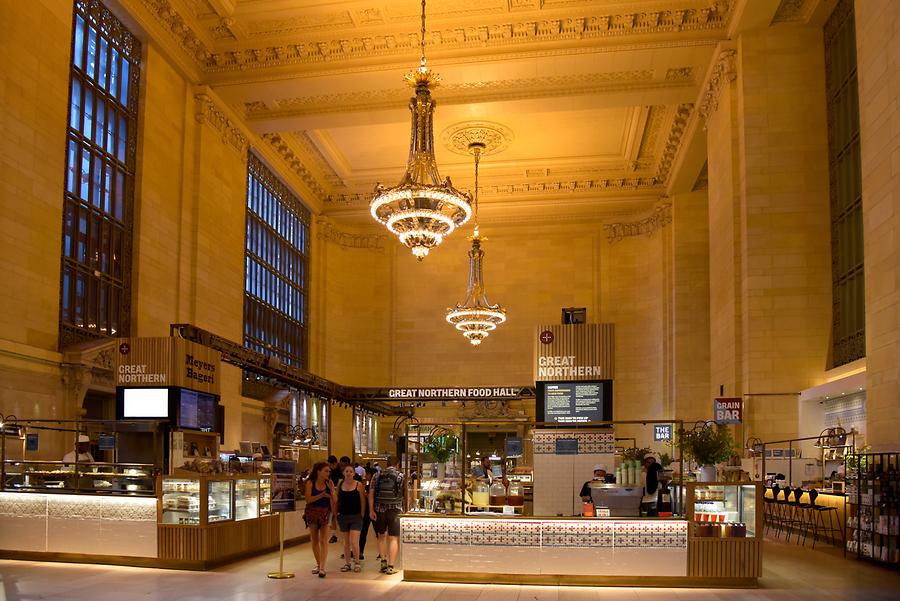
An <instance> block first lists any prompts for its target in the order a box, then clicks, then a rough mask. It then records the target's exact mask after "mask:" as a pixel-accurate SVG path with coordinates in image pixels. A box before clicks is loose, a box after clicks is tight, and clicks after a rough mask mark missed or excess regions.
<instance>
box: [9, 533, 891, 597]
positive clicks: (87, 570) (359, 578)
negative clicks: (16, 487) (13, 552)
mask: <svg viewBox="0 0 900 601" xmlns="http://www.w3.org/2000/svg"><path fill="white" fill-rule="evenodd" d="M332 549H334V550H337V545H334V546H332ZM764 553H765V555H764V557H765V560H764V577H763V578H762V580H761V581H760V582H761V587H760V588H758V589H749V590H748V589H636V588H585V587H555V586H504V585H496V586H493V585H492V586H482V585H462V584H457V585H447V584H419V583H405V582H402V580H401V578H400V575H395V576H384V575H381V574H379V573H378V571H377V565H376V562H375V561H367V562H366V563H368V565H367V566H366V567H365V569H364V570H363V572H362V573H361V574H353V573H350V574H342V573H340V572H339V571H338V568H339V567H340V559H338V557H337V555H336V554H335V556H334V557H333V558H332V559H331V560H330V561H329V565H331V566H332V568H333V571H330V572H329V573H328V577H327V578H324V579H319V578H317V577H315V576H313V575H311V574H310V569H311V568H312V566H313V562H312V553H311V550H310V547H309V545H301V546H299V547H295V548H292V549H289V550H288V551H287V552H286V553H285V558H286V563H285V567H286V568H287V569H288V570H293V571H295V572H296V573H297V577H296V578H295V579H292V580H280V581H279V580H270V579H268V578H266V573H267V572H270V571H272V570H274V569H276V568H277V562H278V558H277V555H276V554H271V555H265V556H261V557H257V558H253V559H249V560H246V561H242V562H239V563H235V564H232V565H229V566H226V567H223V568H220V569H218V570H215V571H212V572H185V571H173V570H155V569H146V568H126V567H118V566H94V565H83V564H82V565H76V564H61V563H35V562H26V561H0V584H2V588H0V601H31V600H34V599H46V600H54V601H133V600H147V601H164V600H165V601H169V600H172V601H176V600H177V601H191V600H198V601H201V600H202V601H206V600H210V601H213V600H215V601H225V600H234V601H281V600H284V601H343V600H345V599H346V600H353V601H370V600H372V601H600V600H606V599H610V600H612V599H624V600H626V601H644V600H656V599H659V600H664V599H665V600H679V601H680V600H685V601H687V600H691V601H694V600H698V601H719V600H732V599H733V600H738V599H740V600H742V601H743V600H748V601H768V600H783V601H812V600H816V601H839V600H859V601H869V600H872V601H879V600H885V601H887V600H889V599H890V600H897V599H900V573H898V572H897V571H892V570H888V569H884V568H879V567H876V566H872V565H869V564H865V563H862V562H857V561H853V560H849V559H844V558H842V557H841V556H840V554H839V553H837V552H835V551H834V550H833V549H827V548H826V549H825V550H819V549H816V550H815V551H813V550H811V549H809V548H806V549H803V548H799V547H797V546H795V545H785V544H783V543H777V542H767V543H766V547H765V551H764ZM647 573H648V574H652V573H653V566H652V565H648V566H647Z"/></svg>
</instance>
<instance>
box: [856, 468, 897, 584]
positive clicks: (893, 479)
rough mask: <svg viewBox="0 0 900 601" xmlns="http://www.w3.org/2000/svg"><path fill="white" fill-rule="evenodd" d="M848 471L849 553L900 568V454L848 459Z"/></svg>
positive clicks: (858, 557)
mask: <svg viewBox="0 0 900 601" xmlns="http://www.w3.org/2000/svg"><path fill="white" fill-rule="evenodd" d="M846 471H847V508H848V511H847V546H846V550H845V552H847V553H850V554H855V555H856V558H857V559H861V560H867V561H871V562H873V563H877V564H881V565H887V566H891V567H893V568H898V567H900V453H855V454H852V455H848V456H847V467H846Z"/></svg>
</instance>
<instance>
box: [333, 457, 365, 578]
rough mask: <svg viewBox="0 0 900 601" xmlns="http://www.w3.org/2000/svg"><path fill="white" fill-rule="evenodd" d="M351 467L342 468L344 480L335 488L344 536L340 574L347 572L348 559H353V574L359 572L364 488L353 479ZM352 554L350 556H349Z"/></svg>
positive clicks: (339, 523)
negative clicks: (342, 564) (342, 562)
mask: <svg viewBox="0 0 900 601" xmlns="http://www.w3.org/2000/svg"><path fill="white" fill-rule="evenodd" d="M354 476H356V472H355V471H354V470H353V466H352V465H350V464H347V465H345V466H344V478H343V479H342V480H341V483H340V484H339V485H338V488H337V491H338V492H337V514H338V526H339V527H340V529H341V533H342V534H343V535H344V557H345V559H344V561H345V562H346V563H345V564H344V567H342V568H341V571H342V572H349V571H350V570H351V567H350V558H351V557H353V568H352V570H353V571H354V572H359V533H360V530H362V523H363V510H364V509H365V499H366V497H365V495H366V492H365V488H363V485H362V483H361V482H359V481H357V480H356V479H355V477H354ZM351 552H352V555H351Z"/></svg>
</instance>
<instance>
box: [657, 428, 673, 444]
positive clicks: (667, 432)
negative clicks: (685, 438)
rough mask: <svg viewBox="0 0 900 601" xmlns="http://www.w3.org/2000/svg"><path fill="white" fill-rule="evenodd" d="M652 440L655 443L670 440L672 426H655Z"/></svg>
mask: <svg viewBox="0 0 900 601" xmlns="http://www.w3.org/2000/svg"><path fill="white" fill-rule="evenodd" d="M653 440H654V441H656V442H660V441H664V440H666V441H668V440H672V424H655V425H654V426H653Z"/></svg>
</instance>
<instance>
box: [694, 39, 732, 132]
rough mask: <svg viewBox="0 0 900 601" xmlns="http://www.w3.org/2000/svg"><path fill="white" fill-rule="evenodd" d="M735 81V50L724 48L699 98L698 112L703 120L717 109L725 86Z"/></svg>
mask: <svg viewBox="0 0 900 601" xmlns="http://www.w3.org/2000/svg"><path fill="white" fill-rule="evenodd" d="M735 79H737V50H734V49H733V48H726V49H725V50H722V51H721V52H720V53H719V56H718V57H717V58H716V63H715V66H713V70H712V73H711V75H710V77H709V80H708V81H707V82H706V87H705V88H704V90H703V94H702V96H701V98H700V107H699V109H698V110H699V112H700V116H701V117H703V118H704V119H709V117H710V116H711V115H712V114H713V113H715V112H716V110H717V109H718V108H719V96H720V95H721V94H722V90H724V89H725V86H727V85H728V84H730V83H731V82H733V81H734V80H735Z"/></svg>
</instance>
